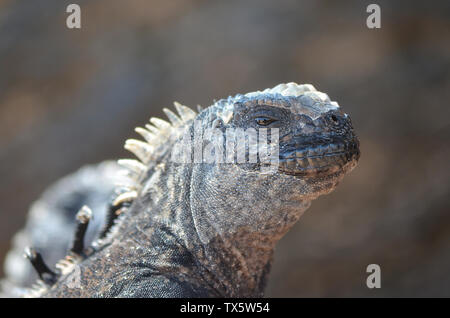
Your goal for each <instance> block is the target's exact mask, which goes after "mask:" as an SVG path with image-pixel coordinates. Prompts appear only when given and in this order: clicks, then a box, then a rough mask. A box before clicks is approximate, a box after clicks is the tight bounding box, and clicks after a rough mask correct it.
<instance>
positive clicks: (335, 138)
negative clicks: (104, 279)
mask: <svg viewBox="0 0 450 318" xmlns="http://www.w3.org/2000/svg"><path fill="white" fill-rule="evenodd" d="M175 106H176V108H177V110H178V113H179V116H177V115H175V114H174V113H173V112H171V111H169V110H167V109H165V112H166V114H167V115H168V117H169V119H170V121H171V123H168V122H165V121H163V120H160V119H155V118H152V119H151V120H150V121H151V123H152V124H153V125H147V126H146V129H143V128H137V130H136V131H137V132H139V133H140V134H141V135H143V136H144V138H145V139H146V140H147V142H146V143H144V142H139V141H136V140H131V141H127V143H126V148H127V149H129V150H131V151H133V152H134V153H135V154H136V155H137V156H138V157H139V158H140V159H141V163H135V164H131V163H130V162H128V161H127V160H125V161H122V162H121V163H122V164H125V165H126V166H128V167H129V170H131V171H132V172H133V171H134V172H135V171H141V172H140V173H139V176H140V177H139V178H140V179H139V178H138V179H139V182H138V184H139V186H140V189H139V190H138V191H137V192H136V195H138V194H139V197H141V198H143V197H146V198H147V199H148V198H150V200H152V201H155V200H159V199H160V198H161V197H166V196H168V195H169V196H170V195H176V192H177V191H178V193H180V191H181V188H182V187H181V186H180V185H177V184H176V183H175V181H174V178H173V176H174V175H178V177H177V178H176V179H177V180H182V181H179V182H185V186H184V187H183V189H186V187H188V188H187V189H186V191H187V192H188V193H187V194H183V196H184V200H186V198H189V202H188V203H189V209H190V210H191V212H192V216H193V219H194V223H195V226H196V230H197V233H198V235H199V237H200V238H201V240H202V242H203V243H205V244H206V243H208V242H209V241H210V240H212V239H213V238H214V237H215V236H221V237H222V238H223V237H227V236H230V235H235V234H236V233H238V232H241V231H247V232H249V233H264V234H265V235H268V236H269V237H271V238H272V241H273V242H276V241H277V240H278V239H279V238H280V237H281V235H282V234H284V233H285V232H286V231H287V230H288V229H289V228H290V226H291V225H292V224H293V223H294V222H295V221H296V220H297V219H298V217H299V216H300V215H301V214H302V212H303V211H304V210H305V209H306V208H307V207H308V206H309V204H310V202H311V200H313V199H315V198H317V197H318V196H319V195H321V194H326V193H329V192H330V191H332V190H333V189H334V188H335V187H336V185H337V184H338V183H339V181H340V180H341V179H342V178H343V176H344V175H345V174H346V173H347V172H349V171H351V170H352V169H353V168H354V167H355V166H356V163H357V161H358V159H359V154H360V153H359V143H358V139H357V137H356V135H355V134H354V131H353V127H352V124H351V121H350V117H349V116H348V115H347V114H345V113H344V112H343V111H342V110H341V109H340V107H339V106H338V104H337V103H336V102H333V101H330V99H329V98H328V96H327V95H326V94H324V93H321V92H319V91H317V90H316V89H315V88H314V87H313V86H312V85H309V84H305V85H298V84H296V83H288V84H280V85H277V86H275V87H274V88H271V89H266V90H264V91H257V92H252V93H248V94H245V95H241V94H238V95H236V96H234V97H229V98H227V99H222V100H219V101H217V102H215V103H214V104H213V105H211V106H210V107H208V108H206V109H204V110H201V111H200V113H199V114H196V113H195V112H193V111H192V110H190V109H189V108H187V107H185V106H182V105H180V104H178V103H176V104H175ZM264 146H265V147H266V148H264ZM264 149H267V151H266V152H264V151H263V150H264ZM255 152H256V153H255ZM155 175H157V176H158V177H155ZM159 176H161V177H159ZM135 179H136V178H135ZM161 180H163V182H165V183H170V185H167V186H166V188H167V189H168V191H169V192H173V191H174V192H175V193H174V194H166V193H164V191H160V192H158V193H156V192H155V189H159V188H161V186H160V185H156V183H161ZM186 184H188V186H186ZM177 188H180V189H177ZM152 193H154V194H152ZM180 195H181V194H180ZM167 199H168V200H170V198H167ZM172 199H173V198H172Z"/></svg>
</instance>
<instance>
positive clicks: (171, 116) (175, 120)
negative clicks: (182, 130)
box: [163, 108, 183, 126]
mask: <svg viewBox="0 0 450 318" xmlns="http://www.w3.org/2000/svg"><path fill="white" fill-rule="evenodd" d="M163 112H164V113H165V114H166V116H167V118H169V120H170V122H171V123H172V125H174V126H179V125H181V124H182V123H183V122H182V120H181V119H180V117H178V116H177V115H176V114H175V113H174V112H173V111H171V110H170V109H168V108H163Z"/></svg>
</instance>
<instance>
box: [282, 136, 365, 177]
mask: <svg viewBox="0 0 450 318" xmlns="http://www.w3.org/2000/svg"><path fill="white" fill-rule="evenodd" d="M359 156H360V152H359V146H358V141H357V140H353V141H352V142H350V143H345V142H343V141H339V142H332V143H330V144H328V145H320V146H314V147H306V148H298V149H295V150H292V151H288V152H284V153H282V154H281V155H280V162H279V168H278V171H279V172H281V173H284V174H288V175H294V176H298V177H307V176H325V175H328V174H333V173H336V172H338V171H343V172H347V171H348V168H350V167H352V166H354V165H355V163H356V162H357V161H358V159H359Z"/></svg>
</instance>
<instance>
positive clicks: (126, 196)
mask: <svg viewBox="0 0 450 318" xmlns="http://www.w3.org/2000/svg"><path fill="white" fill-rule="evenodd" d="M137 196H138V193H137V192H136V191H128V192H124V193H122V194H120V195H119V196H118V197H117V198H116V199H115V200H114V202H113V205H114V206H117V205H119V204H121V203H124V202H127V201H128V202H129V201H133V200H134V199H136V198H137Z"/></svg>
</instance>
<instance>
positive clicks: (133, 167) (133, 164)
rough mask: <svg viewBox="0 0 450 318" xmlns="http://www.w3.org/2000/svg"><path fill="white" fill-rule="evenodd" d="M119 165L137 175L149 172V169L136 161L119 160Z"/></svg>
mask: <svg viewBox="0 0 450 318" xmlns="http://www.w3.org/2000/svg"><path fill="white" fill-rule="evenodd" d="M117 163H118V164H119V165H121V166H122V167H124V168H126V169H128V170H130V171H132V172H134V173H136V174H137V175H143V174H144V173H145V172H146V171H147V167H146V166H145V165H144V164H143V163H141V162H139V161H137V160H134V159H119V160H118V161H117Z"/></svg>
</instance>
